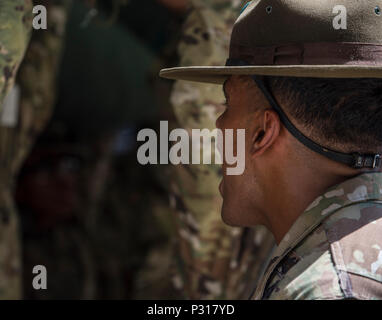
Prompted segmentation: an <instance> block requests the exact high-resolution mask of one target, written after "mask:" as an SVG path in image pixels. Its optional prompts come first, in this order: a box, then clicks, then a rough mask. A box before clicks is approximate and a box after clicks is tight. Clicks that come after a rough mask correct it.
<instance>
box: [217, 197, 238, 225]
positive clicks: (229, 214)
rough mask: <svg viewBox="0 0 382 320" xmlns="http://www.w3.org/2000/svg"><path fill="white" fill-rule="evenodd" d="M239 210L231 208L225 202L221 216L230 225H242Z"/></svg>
mask: <svg viewBox="0 0 382 320" xmlns="http://www.w3.org/2000/svg"><path fill="white" fill-rule="evenodd" d="M237 213H238V212H237V211H236V210H232V209H230V208H229V207H228V206H227V205H225V204H224V202H223V207H222V211H221V216H222V220H223V222H224V223H225V224H226V225H228V226H230V227H241V226H242V225H241V224H240V223H239V221H238V216H237Z"/></svg>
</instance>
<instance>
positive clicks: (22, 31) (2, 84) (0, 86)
mask: <svg viewBox="0 0 382 320" xmlns="http://www.w3.org/2000/svg"><path fill="white" fill-rule="evenodd" d="M31 18H32V1H31V0H1V1H0V70H1V72H0V107H1V105H2V102H3V100H4V98H5V97H6V95H7V94H8V92H9V90H10V89H11V88H12V86H13V84H14V82H15V77H16V73H17V70H18V68H19V65H20V63H21V60H22V59H23V56H24V53H25V50H26V48H27V46H28V42H29V37H30V32H31V30H32V20H31ZM0 110H1V108H0Z"/></svg>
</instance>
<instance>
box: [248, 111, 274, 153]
mask: <svg viewBox="0 0 382 320" xmlns="http://www.w3.org/2000/svg"><path fill="white" fill-rule="evenodd" d="M259 121H260V123H259V126H258V128H257V130H255V131H254V132H253V135H252V145H251V155H252V156H253V157H258V156H260V155H262V154H263V153H264V152H266V151H267V150H268V149H269V148H270V147H271V146H272V145H273V144H274V143H275V142H276V141H277V138H278V137H279V135H280V127H281V123H280V118H279V116H278V114H277V113H276V112H275V111H274V110H272V109H266V110H264V111H263V112H262V113H261V115H260V116H259Z"/></svg>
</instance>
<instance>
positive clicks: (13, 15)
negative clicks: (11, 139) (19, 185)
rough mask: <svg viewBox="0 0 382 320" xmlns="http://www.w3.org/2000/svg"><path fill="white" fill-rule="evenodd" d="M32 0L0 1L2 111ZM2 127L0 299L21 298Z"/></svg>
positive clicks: (25, 35) (25, 40) (29, 25)
mask: <svg viewBox="0 0 382 320" xmlns="http://www.w3.org/2000/svg"><path fill="white" fill-rule="evenodd" d="M31 18H32V2H31V1H30V0H27V1H26V0H1V1H0V111H1V110H2V106H3V102H4V98H5V97H6V96H7V94H8V93H9V91H10V90H11V88H12V87H13V85H14V82H15V77H16V73H17V70H18V68H19V65H20V63H21V60H22V58H23V56H24V53H25V50H26V47H27V45H28V42H29V38H30V32H31V30H32V20H31ZM1 113H2V112H1ZM7 138H8V137H7V135H6V134H5V132H3V130H2V129H0V139H1V140H0V146H1V152H0V161H1V164H0V299H19V298H21V261H20V241H19V232H18V231H19V230H18V219H17V215H16V211H15V207H14V204H13V199H12V195H11V183H12V179H11V173H10V167H9V165H8V161H7V158H6V156H7V154H6V153H4V152H3V146H4V145H7V146H8V147H9V148H10V149H12V150H13V149H14V147H15V146H14V145H13V144H12V143H8V141H6V140H7Z"/></svg>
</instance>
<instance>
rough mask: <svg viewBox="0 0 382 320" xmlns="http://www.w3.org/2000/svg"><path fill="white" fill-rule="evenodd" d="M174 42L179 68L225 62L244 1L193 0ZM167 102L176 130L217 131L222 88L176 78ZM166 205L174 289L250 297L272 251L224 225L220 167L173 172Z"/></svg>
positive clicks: (265, 242)
mask: <svg viewBox="0 0 382 320" xmlns="http://www.w3.org/2000/svg"><path fill="white" fill-rule="evenodd" d="M191 3H192V6H191V12H190V14H189V16H188V18H187V20H186V22H185V24H184V30H183V36H182V38H181V42H180V45H179V54H180V57H181V63H180V65H181V66H191V65H206V66H208V65H222V64H224V63H225V60H226V58H227V55H228V47H229V39H230V32H231V29H232V25H233V23H234V21H235V20H236V18H237V17H238V15H239V13H240V9H241V8H242V7H243V5H244V4H245V2H242V1H234V0H204V1H201V0H193V1H191ZM171 102H172V105H173V109H174V112H175V115H176V118H177V121H178V125H179V126H180V127H183V128H185V129H186V130H188V131H189V132H190V131H191V130H192V129H204V128H207V129H210V130H213V129H214V128H215V121H216V119H217V117H218V116H219V115H220V114H221V112H222V111H223V110H224V107H223V103H224V96H223V93H222V88H221V86H216V85H206V84H199V83H191V82H183V81H178V82H176V83H175V86H174V89H173V92H172V96H171ZM174 170H175V173H174V174H175V178H174V179H173V183H172V186H171V187H172V191H173V196H172V198H171V203H172V206H173V208H175V209H176V211H177V214H176V216H175V220H176V223H177V228H178V238H179V239H178V248H177V255H178V261H179V263H178V270H179V273H178V274H177V275H176V276H175V277H174V284H175V285H176V287H177V288H178V289H179V290H181V291H183V292H185V293H186V297H187V298H191V299H247V298H248V297H249V295H250V293H251V289H253V288H251V287H250V286H248V284H249V283H251V285H253V283H256V281H257V280H258V279H259V278H260V275H261V273H262V270H263V267H264V265H265V263H266V261H267V257H268V256H269V255H270V252H271V250H272V249H273V247H274V240H273V237H272V236H271V235H270V233H268V231H266V230H265V229H264V228H262V227H259V228H255V229H251V230H249V229H234V228H230V227H228V226H226V225H224V223H223V222H222V220H221V215H220V211H221V205H222V199H221V196H220V194H219V192H218V186H219V183H220V181H221V171H220V170H221V169H220V166H218V165H210V166H207V165H192V166H177V167H174Z"/></svg>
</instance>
